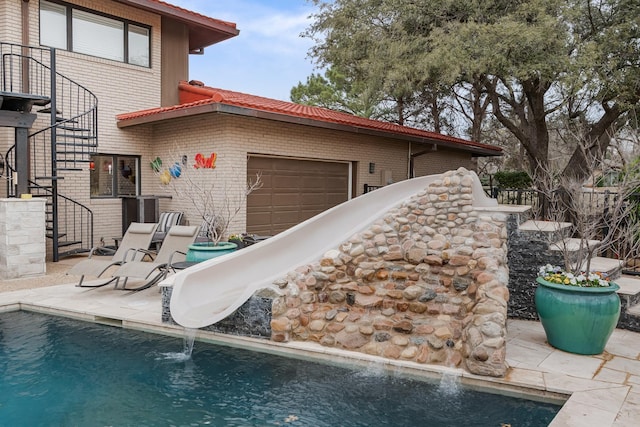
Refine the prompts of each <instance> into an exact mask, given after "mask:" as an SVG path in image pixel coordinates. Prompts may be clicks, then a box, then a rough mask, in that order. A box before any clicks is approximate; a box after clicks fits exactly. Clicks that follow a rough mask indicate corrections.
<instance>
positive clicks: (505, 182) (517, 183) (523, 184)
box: [493, 171, 531, 188]
mask: <svg viewBox="0 0 640 427" xmlns="http://www.w3.org/2000/svg"><path fill="white" fill-rule="evenodd" d="M493 177H494V178H495V180H496V181H497V183H498V187H500V188H529V187H531V177H530V176H529V174H528V173H526V172H524V171H499V172H496V174H495V175H494V176H493Z"/></svg>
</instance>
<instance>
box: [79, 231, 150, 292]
mask: <svg viewBox="0 0 640 427" xmlns="http://www.w3.org/2000/svg"><path fill="white" fill-rule="evenodd" d="M157 227H158V224H155V223H139V222H132V223H131V224H130V225H129V228H127V232H126V233H125V235H124V236H123V237H122V241H121V242H120V244H119V245H118V249H117V250H115V251H114V254H113V256H112V257H107V256H94V255H95V254H96V252H97V251H98V250H100V251H101V252H102V251H104V250H105V249H104V248H102V247H99V246H95V247H93V248H92V249H91V252H89V258H87V259H85V260H82V261H80V262H79V263H77V264H76V265H74V266H73V267H72V268H71V269H70V270H69V271H68V272H67V274H73V275H79V276H80V282H78V284H77V285H76V286H80V287H87V288H96V287H99V286H104V285H106V284H109V283H111V282H113V281H114V280H117V277H112V278H110V279H109V280H108V281H106V282H104V283H99V284H97V285H83V284H82V282H83V280H84V277H85V276H93V277H100V276H102V274H103V273H104V272H105V271H107V270H108V269H109V268H110V267H112V266H115V265H122V264H124V263H125V262H127V261H136V260H140V259H142V257H144V256H145V255H146V254H144V253H142V252H139V251H138V249H148V248H149V245H150V244H151V239H152V238H153V234H154V233H155V231H156V228H157ZM116 284H117V283H116Z"/></svg>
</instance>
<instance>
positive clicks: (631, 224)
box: [535, 168, 640, 354]
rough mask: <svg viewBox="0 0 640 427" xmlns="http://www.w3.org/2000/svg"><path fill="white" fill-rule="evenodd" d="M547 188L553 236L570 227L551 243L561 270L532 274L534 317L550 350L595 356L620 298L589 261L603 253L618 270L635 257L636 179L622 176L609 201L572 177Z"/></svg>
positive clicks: (608, 331) (611, 326)
mask: <svg viewBox="0 0 640 427" xmlns="http://www.w3.org/2000/svg"><path fill="white" fill-rule="evenodd" d="M594 169H595V168H594ZM594 169H592V170H594ZM591 176H594V174H591ZM552 183H553V184H554V185H547V186H545V187H546V188H547V189H548V192H547V193H545V196H546V199H547V200H548V201H549V204H548V206H547V208H548V215H549V219H550V220H551V223H553V224H558V227H559V228H558V229H557V230H556V231H560V227H562V226H563V224H564V225H566V224H567V222H563V221H568V222H570V225H571V227H570V229H569V230H570V233H569V236H565V237H567V238H563V239H561V240H560V241H559V242H553V243H552V246H555V248H556V249H559V250H560V253H561V254H562V260H563V265H562V266H561V267H560V266H552V265H545V266H543V267H541V268H540V270H539V272H538V277H537V278H536V283H537V285H538V286H537V288H536V292H535V306H536V311H537V313H538V316H539V318H540V322H541V323H542V326H543V328H544V330H545V333H546V335H547V341H548V342H549V344H550V345H552V346H553V347H556V348H558V349H561V350H564V351H568V352H571V353H577V354H599V353H602V351H604V348H605V345H606V343H607V340H608V339H609V337H610V336H611V333H612V332H613V330H614V329H615V327H616V324H617V322H618V319H619V317H620V298H619V297H618V295H617V293H616V291H618V290H619V286H618V285H617V284H615V283H613V281H611V280H610V279H611V278H610V277H606V275H605V274H604V273H602V272H597V271H595V270H594V266H593V263H592V261H593V259H594V257H595V256H597V255H599V254H605V253H607V254H609V255H611V254H613V255H614V257H615V258H617V259H619V260H620V264H621V265H622V264H623V262H624V261H623V260H624V258H625V257H626V256H629V255H630V254H634V253H637V251H638V248H639V247H640V239H639V238H638V236H639V232H640V221H638V218H637V215H634V210H637V204H636V203H634V202H633V201H632V199H631V198H630V196H631V195H632V194H634V193H635V192H637V190H638V188H639V181H638V174H637V173H630V174H626V176H625V175H623V176H622V177H621V179H620V181H619V182H618V185H617V186H616V188H615V190H616V194H615V196H614V195H609V196H607V193H605V194H600V193H597V192H596V191H595V189H594V188H595V187H588V186H585V185H584V182H580V181H578V180H577V179H576V178H572V177H566V176H562V177H556V178H555V179H554V180H553V181H552ZM556 235H557V234H556Z"/></svg>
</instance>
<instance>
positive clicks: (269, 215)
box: [247, 157, 349, 235]
mask: <svg viewBox="0 0 640 427" xmlns="http://www.w3.org/2000/svg"><path fill="white" fill-rule="evenodd" d="M247 169H248V174H249V176H250V177H251V176H255V174H256V173H258V172H259V173H261V174H262V182H263V186H262V188H260V189H259V190H257V191H255V192H253V193H251V194H250V195H249V197H248V199H247V232H248V233H251V234H259V235H274V234H277V233H279V232H281V231H284V230H286V229H288V228H290V227H292V226H294V225H296V224H299V223H301V222H302V221H304V220H306V219H308V218H311V217H312V216H314V215H317V214H319V213H320V212H322V211H325V210H326V209H329V208H331V207H333V206H335V205H338V204H340V203H342V202H344V201H346V200H347V199H348V198H349V164H348V163H334V162H319V161H310V160H293V159H281V158H273V157H250V158H249V160H248V165H247Z"/></svg>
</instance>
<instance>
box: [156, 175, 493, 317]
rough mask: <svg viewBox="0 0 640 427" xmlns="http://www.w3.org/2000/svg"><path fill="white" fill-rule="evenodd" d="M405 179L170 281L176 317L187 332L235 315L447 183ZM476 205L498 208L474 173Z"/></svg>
mask: <svg viewBox="0 0 640 427" xmlns="http://www.w3.org/2000/svg"><path fill="white" fill-rule="evenodd" d="M441 178H442V175H430V176H425V177H420V178H413V179H409V180H406V181H401V182H398V183H395V184H392V185H388V186H385V187H382V188H380V189H378V190H375V191H372V192H370V193H367V194H364V195H362V196H359V197H356V198H354V199H351V200H349V201H346V202H344V203H342V204H340V205H338V206H335V207H333V208H331V209H329V210H327V211H325V212H322V213H321V214H319V215H316V216H315V217H313V218H310V219H308V220H306V221H305V222H303V223H300V224H298V225H297V226H295V227H292V228H290V229H288V230H286V231H283V232H282V233H280V234H278V235H276V236H274V237H271V238H269V239H267V240H264V241H262V242H260V243H257V244H254V245H251V246H249V247H247V248H245V249H242V250H239V251H236V252H234V253H231V254H228V255H223V256H221V257H219V258H213V259H211V260H209V261H205V262H202V263H200V264H197V265H195V266H193V267H190V268H188V269H186V270H183V271H180V272H179V273H177V274H176V275H174V276H172V277H170V278H168V279H167V280H165V281H164V282H163V283H162V284H161V285H170V284H173V292H172V295H171V305H170V308H171V315H172V316H173V319H174V320H175V321H176V322H177V323H178V324H180V325H182V326H184V327H186V328H203V327H206V326H209V325H213V324H215V323H217V322H219V321H220V320H222V319H224V318H225V317H227V316H229V315H231V314H232V313H233V312H234V311H236V310H237V309H238V308H239V307H240V306H241V305H242V304H244V303H245V302H246V301H247V300H248V299H249V298H251V296H252V295H253V294H254V293H255V292H256V291H257V290H259V289H262V288H267V287H270V286H272V284H273V282H274V281H275V280H277V279H279V278H283V277H284V276H285V275H286V274H287V273H288V272H290V271H292V270H293V269H295V268H297V267H299V266H301V265H305V264H309V263H311V262H313V261H315V260H318V259H319V258H321V257H322V256H323V255H324V253H325V252H327V251H328V250H330V249H333V248H337V247H338V246H339V245H340V244H341V243H342V242H343V241H344V240H346V239H348V238H350V237H351V236H352V235H354V234H355V233H357V232H359V231H361V230H363V229H364V228H366V227H368V226H369V225H370V224H371V223H373V222H374V221H376V220H377V219H379V218H381V217H382V216H383V215H384V214H385V213H386V212H387V211H389V210H390V209H392V208H393V207H395V206H397V205H398V204H400V203H401V202H403V201H405V200H407V199H408V198H410V197H411V196H414V195H416V194H418V193H419V192H421V191H422V190H424V189H425V188H427V186H428V185H429V184H430V183H432V182H434V181H436V180H438V179H441ZM474 181H475V183H474V188H473V199H474V206H496V205H497V203H496V201H495V200H493V199H490V198H488V197H487V196H486V195H485V194H484V191H483V190H482V186H481V184H480V180H479V179H478V177H477V176H475V174H474Z"/></svg>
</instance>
